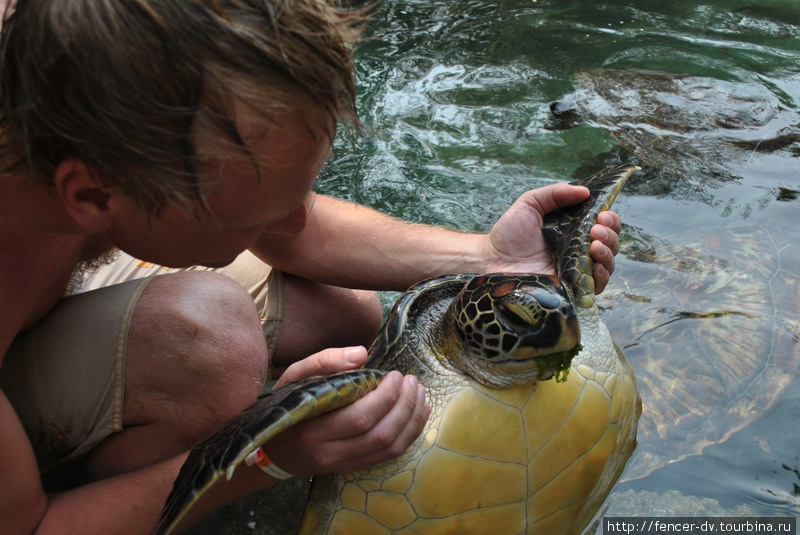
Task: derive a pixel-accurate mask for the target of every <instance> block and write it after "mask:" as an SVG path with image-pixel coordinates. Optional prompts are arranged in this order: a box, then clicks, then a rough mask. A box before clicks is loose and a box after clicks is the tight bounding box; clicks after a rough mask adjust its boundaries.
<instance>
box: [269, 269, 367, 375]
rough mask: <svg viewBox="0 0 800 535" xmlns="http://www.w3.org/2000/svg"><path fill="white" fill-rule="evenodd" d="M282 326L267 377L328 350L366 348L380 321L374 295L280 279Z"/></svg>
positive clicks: (285, 276)
mask: <svg viewBox="0 0 800 535" xmlns="http://www.w3.org/2000/svg"><path fill="white" fill-rule="evenodd" d="M283 279H284V289H285V290H284V291H285V304H284V310H283V326H282V328H281V334H280V338H279V339H278V343H277V347H276V348H275V352H274V354H273V355H272V363H271V370H270V375H271V377H272V378H277V377H279V376H280V374H281V373H282V372H283V370H284V369H285V368H286V366H288V365H290V364H292V363H293V362H296V361H298V360H300V359H302V358H305V357H307V356H309V355H311V354H313V353H316V352H317V351H321V350H323V349H326V348H329V347H344V346H353V345H363V346H366V347H369V345H370V343H372V339H373V338H374V337H375V335H376V334H377V332H378V329H379V328H380V326H381V321H382V310H381V303H380V299H378V295H377V294H376V293H375V292H371V291H366V290H351V289H348V288H339V287H336V286H328V285H325V284H319V283H316V282H311V281H308V280H306V279H301V278H299V277H294V276H291V275H286V274H284V275H283Z"/></svg>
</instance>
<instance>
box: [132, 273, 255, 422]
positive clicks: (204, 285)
mask: <svg viewBox="0 0 800 535" xmlns="http://www.w3.org/2000/svg"><path fill="white" fill-rule="evenodd" d="M127 354H128V364H127V370H128V372H127V380H126V383H127V387H126V389H127V390H129V391H130V392H131V394H130V395H131V396H133V397H132V398H131V404H130V408H131V411H130V413H131V414H130V416H134V415H135V414H136V413H139V416H145V419H148V417H149V418H157V417H163V418H170V416H169V415H170V414H173V415H174V417H175V418H176V419H180V422H179V423H180V424H181V425H185V424H186V422H187V421H192V422H193V423H192V424H191V425H193V426H195V427H197V429H194V430H189V429H187V433H189V434H195V433H197V434H200V435H203V434H205V433H207V432H210V431H212V430H214V429H216V427H218V426H219V424H221V423H222V422H224V421H226V420H227V419H229V418H230V417H232V416H234V415H235V414H238V412H239V411H241V410H242V409H243V408H244V407H246V406H247V405H249V404H250V403H251V402H252V401H253V400H254V399H255V397H256V396H257V395H259V394H260V393H261V392H262V391H263V385H264V380H265V375H266V367H267V350H266V343H265V341H264V337H263V331H262V330H261V326H260V323H259V318H258V314H257V312H256V309H255V307H254V305H253V302H252V299H251V297H250V296H249V295H248V294H247V292H245V291H244V289H242V287H241V286H239V284H237V283H236V282H234V281H232V280H231V279H229V278H227V277H225V276H223V275H219V274H216V273H209V272H186V273H178V274H173V275H163V276H159V277H155V278H154V279H153V280H152V281H151V282H150V283H149V284H148V286H147V287H146V288H145V290H144V292H143V293H142V296H141V298H140V299H139V302H138V304H137V306H136V309H135V311H134V315H133V319H132V322H131V332H130V337H129V343H128V351H127ZM126 396H128V394H127V393H126ZM137 403H138V405H137ZM128 408H129V404H128V403H127V400H126V411H127V410H128ZM170 409H173V410H170ZM157 414H162V415H164V416H157ZM176 423H177V422H176Z"/></svg>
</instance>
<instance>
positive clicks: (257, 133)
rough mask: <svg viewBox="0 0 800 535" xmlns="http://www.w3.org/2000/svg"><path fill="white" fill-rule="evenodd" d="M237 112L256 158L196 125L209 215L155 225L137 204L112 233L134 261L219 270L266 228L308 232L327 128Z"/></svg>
mask: <svg viewBox="0 0 800 535" xmlns="http://www.w3.org/2000/svg"><path fill="white" fill-rule="evenodd" d="M235 111H236V115H235V116H236V125H237V127H238V129H239V134H240V136H241V138H242V139H243V140H244V142H245V144H246V145H247V147H248V148H249V150H250V153H251V154H247V153H246V152H245V151H243V150H242V149H240V148H237V147H234V146H232V144H231V143H230V141H229V140H227V139H226V138H225V137H224V136H223V135H222V134H219V133H216V132H214V131H213V130H212V129H211V128H208V127H206V126H204V125H202V124H200V125H199V126H198V128H197V135H196V139H195V146H196V148H197V154H198V155H199V158H200V160H201V161H202V166H201V168H199V169H198V175H199V178H200V180H201V183H203V184H204V187H206V192H207V193H206V200H207V205H208V208H209V211H208V212H207V211H204V210H203V209H202V208H201V207H199V206H198V207H197V210H196V211H195V213H192V212H191V211H189V210H188V209H186V208H183V207H177V206H173V207H169V208H166V209H165V210H163V211H162V212H161V213H159V214H158V216H151V218H150V221H149V222H148V221H147V217H146V214H144V213H143V212H141V210H138V208H137V209H136V210H133V207H131V209H130V210H128V211H127V212H128V213H129V214H131V216H130V217H125V218H120V219H119V220H118V221H116V222H115V224H114V226H113V227H112V228H111V229H110V231H109V233H108V238H109V239H110V241H112V242H113V243H114V244H115V245H116V246H117V247H119V248H120V249H122V250H123V251H125V252H127V253H129V254H131V255H132V256H135V257H137V258H141V259H143V260H147V261H150V262H154V263H158V264H162V265H166V266H170V267H185V266H189V265H194V264H200V265H206V266H210V267H219V266H223V265H226V264H229V263H230V262H232V261H233V259H234V258H236V256H237V255H238V254H239V253H241V252H242V251H243V250H245V249H247V248H248V247H250V246H251V245H252V244H253V243H254V242H255V241H256V240H257V239H258V238H259V237H260V236H261V235H262V234H263V233H264V232H265V231H269V232H276V233H282V234H286V235H287V236H290V235H296V234H298V233H300V231H302V229H303V227H304V226H305V220H306V215H307V211H308V209H309V208H310V200H311V195H310V191H311V187H312V186H313V184H314V181H315V180H316V177H317V175H318V174H319V171H320V169H321V168H322V165H323V164H324V162H325V159H326V158H327V156H328V153H329V151H330V143H329V139H328V137H327V136H326V135H325V134H324V132H322V130H317V131H314V132H312V131H310V130H309V129H308V127H307V126H306V125H305V124H304V122H303V121H302V120H301V119H300V118H299V117H298V116H297V115H293V114H288V113H285V114H281V115H280V116H279V117H276V121H275V122H269V121H267V120H266V119H265V118H264V117H263V116H262V115H261V114H260V113H259V112H258V111H256V110H254V109H253V108H251V107H250V106H248V105H246V104H244V103H242V102H239V101H237V103H236V106H235ZM254 160H255V162H257V163H258V167H257V168H256V165H255V163H254ZM131 202H133V201H132V200H131ZM137 212H138V215H137ZM209 212H210V213H209Z"/></svg>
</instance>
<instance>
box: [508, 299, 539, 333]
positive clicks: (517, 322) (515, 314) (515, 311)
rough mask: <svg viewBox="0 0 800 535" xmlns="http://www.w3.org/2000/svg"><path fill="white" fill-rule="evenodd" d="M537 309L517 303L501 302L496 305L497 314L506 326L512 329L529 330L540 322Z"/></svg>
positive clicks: (528, 304)
mask: <svg viewBox="0 0 800 535" xmlns="http://www.w3.org/2000/svg"><path fill="white" fill-rule="evenodd" d="M526 305H527V306H526ZM537 309H538V307H531V306H530V303H527V304H523V303H519V302H517V301H501V302H500V303H498V304H497V313H498V315H499V316H500V317H501V318H502V319H503V320H504V321H505V323H506V325H508V326H509V327H513V328H522V329H529V328H530V327H531V326H533V325H536V324H537V323H539V321H540V320H541V318H540V314H538V313H537V312H538V310H537Z"/></svg>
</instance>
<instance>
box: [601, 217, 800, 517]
mask: <svg viewBox="0 0 800 535" xmlns="http://www.w3.org/2000/svg"><path fill="white" fill-rule="evenodd" d="M785 208H786V210H785V212H786V214H787V216H788V220H787V221H786V223H785V225H784V228H780V226H779V225H781V222H780V221H779V220H776V221H775V222H774V223H773V224H772V225H769V226H768V225H764V224H760V223H755V222H751V221H748V220H747V219H742V220H740V221H730V220H723V222H721V223H720V224H717V225H714V224H708V223H706V224H704V225H696V224H695V225H691V224H688V225H683V226H682V227H681V228H676V229H675V230H673V231H662V233H661V234H660V235H659V236H657V237H656V236H652V235H649V234H647V233H645V232H642V231H641V230H640V229H637V228H636V227H635V226H631V225H628V226H627V227H626V232H625V235H624V236H623V243H622V250H621V253H620V255H619V256H618V257H617V266H616V270H615V272H614V279H613V281H612V283H611V284H609V287H608V288H606V291H605V292H603V295H602V296H601V297H600V299H598V303H599V306H600V307H601V310H602V312H603V318H604V320H605V321H606V322H607V323H608V325H609V326H611V329H612V330H613V332H614V334H615V340H617V341H618V342H619V343H620V344H621V345H622V346H623V349H624V350H625V352H626V354H627V356H628V358H629V359H630V361H631V362H632V364H633V366H634V367H635V368H636V375H637V380H638V384H639V387H640V389H641V395H642V403H643V406H644V410H643V413H642V417H641V420H640V422H639V432H638V438H637V440H638V443H639V445H638V448H637V451H636V453H635V454H634V456H633V457H632V459H631V460H630V462H629V463H628V466H627V468H626V470H625V473H624V474H623V476H622V477H623V479H624V480H627V479H637V478H642V477H644V476H647V475H649V474H650V473H651V472H653V471H654V470H656V469H658V468H661V467H664V466H665V465H667V464H669V463H672V462H675V461H679V460H682V459H684V458H686V457H687V456H691V455H697V454H700V453H701V452H702V451H703V449H704V448H706V447H707V446H710V445H714V444H719V443H721V442H724V441H725V440H727V439H728V438H729V437H730V436H731V435H732V434H733V433H735V432H737V431H739V430H741V429H743V428H744V427H746V426H747V425H749V424H750V423H752V422H753V421H754V419H756V418H757V417H759V416H760V415H762V414H764V412H766V411H767V410H769V409H770V407H772V406H773V404H774V403H775V401H776V400H777V399H778V397H779V396H780V394H781V392H783V391H784V390H785V389H786V387H787V386H788V385H789V384H790V382H791V381H793V380H797V379H798V378H800V319H799V318H798V315H797V311H798V310H800V246H798V240H800V233H798V232H797V229H796V225H795V224H794V221H793V220H792V219H791V216H790V215H789V214H792V213H794V212H793V211H792V209H791V207H790V206H789V205H787V206H786V207H785ZM674 226H676V227H677V226H678V225H677V224H675V225H674ZM781 434H782V433H778V435H779V436H780V435H781ZM752 447H753V448H754V451H760V449H763V450H765V451H766V450H768V449H769V444H768V443H767V442H766V441H765V442H763V443H762V442H760V441H759V439H758V438H757V437H754V438H753V444H752ZM680 513H681V511H677V512H676V514H679V515H680Z"/></svg>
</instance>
